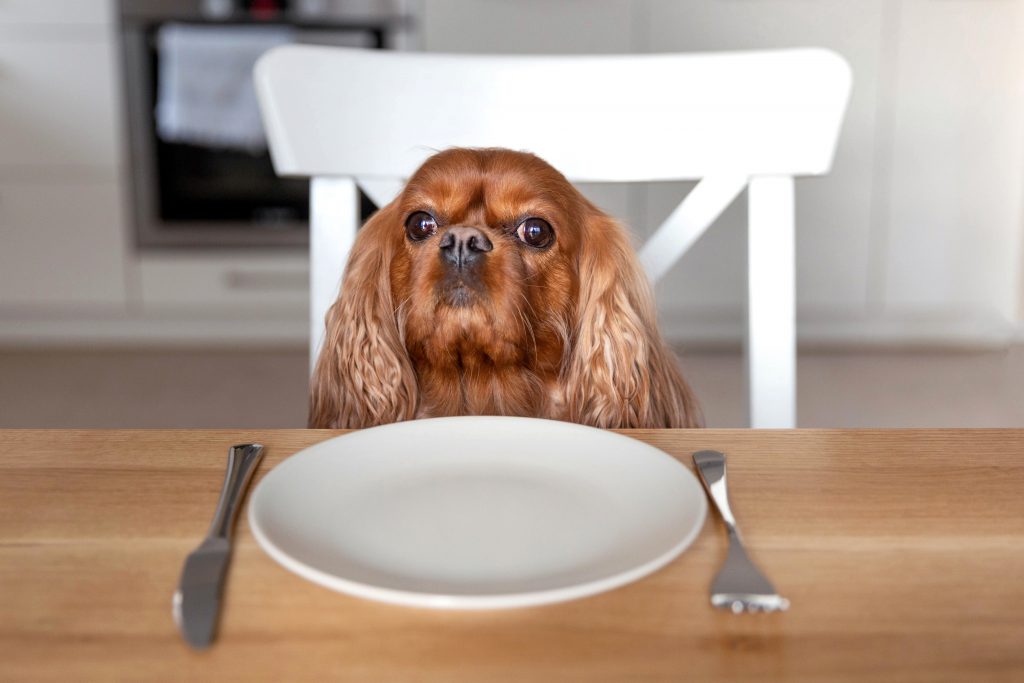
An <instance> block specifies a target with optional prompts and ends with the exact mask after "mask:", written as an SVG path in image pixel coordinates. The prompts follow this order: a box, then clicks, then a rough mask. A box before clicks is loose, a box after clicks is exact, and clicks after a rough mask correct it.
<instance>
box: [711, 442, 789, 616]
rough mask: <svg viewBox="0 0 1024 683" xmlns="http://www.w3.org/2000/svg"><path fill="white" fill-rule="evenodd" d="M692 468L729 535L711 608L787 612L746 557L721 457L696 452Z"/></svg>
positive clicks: (784, 603)
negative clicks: (694, 469) (723, 562)
mask: <svg viewBox="0 0 1024 683" xmlns="http://www.w3.org/2000/svg"><path fill="white" fill-rule="evenodd" d="M693 464H694V465H696V466H697V473H698V474H699V475H700V480H701V482H702V483H703V484H704V488H706V489H707V491H708V496H709V497H710V498H711V501H712V502H713V503H714V504H715V507H716V508H718V514H720V515H721V516H722V521H723V522H725V528H726V530H727V531H728V532H729V552H728V554H727V555H726V557H725V564H724V565H722V569H721V570H720V571H719V572H718V576H716V577H715V580H714V582H713V583H712V584H711V604H712V605H714V606H715V607H720V608H723V609H730V610H732V611H733V613H735V614H740V613H741V612H775V611H782V610H785V609H788V608H789V600H787V599H786V598H784V597H782V596H781V595H779V594H778V593H777V592H776V591H775V586H773V585H772V583H771V581H769V580H768V579H767V578H766V577H765V575H764V574H763V573H761V570H760V569H758V568H757V567H756V566H755V565H754V563H753V562H752V561H751V559H750V557H749V556H748V555H747V551H746V549H745V548H744V547H743V540H742V538H741V537H740V531H739V529H737V528H736V518H735V517H733V514H732V509H731V508H730V507H729V491H728V489H727V488H726V483H725V455H723V454H722V453H719V452H718V451H698V452H696V453H694V454H693Z"/></svg>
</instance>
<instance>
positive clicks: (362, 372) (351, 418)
mask: <svg viewBox="0 0 1024 683" xmlns="http://www.w3.org/2000/svg"><path fill="white" fill-rule="evenodd" d="M397 211H398V210H397V208H396V207H395V204H394V203H392V204H389V205H388V206H386V207H384V208H383V209H381V210H380V211H378V212H377V213H376V214H375V215H374V216H373V217H372V218H371V219H370V220H369V221H368V222H367V223H366V225H365V226H364V227H363V228H362V229H361V230H360V231H359V233H358V235H357V236H356V240H355V244H354V245H353V247H352V252H351V254H350V256H349V260H348V265H347V267H346V268H345V277H344V280H343V281H342V287H341V295H340V296H339V297H338V300H337V301H335V302H334V305H332V306H331V308H330V310H329V311H328V312H327V318H326V323H327V334H326V336H325V338H324V344H323V348H322V349H321V351H320V357H319V358H318V359H317V363H316V369H315V370H314V371H313V377H312V380H311V383H310V405H309V426H310V427H313V428H341V429H346V428H352V429H355V428H362V427H372V426H374V425H379V424H384V423H388V422H398V421H401V420H409V419H412V417H413V416H414V415H415V413H416V403H417V399H418V391H417V388H416V375H415V373H414V371H413V369H412V365H411V364H410V362H409V358H408V355H407V354H406V351H405V345H404V344H403V342H402V335H401V333H400V331H399V328H398V322H397V318H396V313H395V305H394V302H393V301H392V296H391V279H390V273H391V267H392V262H393V261H394V258H395V254H396V252H397V250H398V249H399V248H400V247H399V245H400V244H401V242H400V240H398V241H397V242H396V240H395V239H394V237H393V231H394V230H395V229H396V221H397V220H398V217H397Z"/></svg>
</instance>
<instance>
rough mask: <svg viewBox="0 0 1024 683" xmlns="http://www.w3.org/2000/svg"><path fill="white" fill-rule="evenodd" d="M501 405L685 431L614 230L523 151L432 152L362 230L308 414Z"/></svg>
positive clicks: (407, 414)
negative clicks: (434, 153) (393, 197)
mask: <svg viewBox="0 0 1024 683" xmlns="http://www.w3.org/2000/svg"><path fill="white" fill-rule="evenodd" d="M451 414H510V415H533V416H540V417H551V418H559V419H567V420H572V421H576V422H582V423H586V424H592V425H595V426H601V427H641V426H645V427H655V426H664V427H668V426H692V425H694V424H695V423H696V421H697V420H698V417H697V414H696V408H695V404H694V402H693V400H692V398H691V396H690V392H689V390H688V389H687V387H686V385H685V383H684V382H683V380H682V378H681V377H680V375H679V372H678V370H677V368H676V366H675V362H674V359H673V358H672V356H671V353H670V352H668V351H667V350H666V349H665V348H664V345H663V343H662V341H661V339H660V337H659V336H658V333H657V329H656V326H655V319H654V308H653V303H652V296H651V292H650V287H649V285H648V283H647V280H646V277H645V276H644V274H643V273H642V272H641V271H640V269H639V267H638V264H637V261H636V257H635V255H634V253H633V251H632V249H631V247H630V245H629V240H628V237H627V235H626V234H625V232H624V231H623V230H622V228H621V227H620V226H619V225H618V224H617V223H615V221H613V220H612V219H611V218H609V217H608V216H607V215H606V214H604V213H603V212H601V211H600V210H599V209H597V208H596V207H595V206H594V205H593V204H591V203H590V202H589V201H587V200H586V199H585V198H584V197H583V196H582V195H581V194H580V193H579V192H578V191H577V190H576V189H575V188H574V187H573V186H572V185H571V184H570V183H569V182H568V181H567V180H566V179H565V177H564V176H562V175H561V174H560V173H559V172H558V171H556V170H555V169H554V168H552V167H551V166H550V165H548V164H547V163H545V162H544V161H543V160H541V159H539V158H538V157H536V156H533V155H531V154H526V153H521V152H512V151H509V150H502V149H451V150H447V151H444V152H441V153H439V154H437V155H435V156H433V157H431V158H430V159H428V160H427V161H426V162H425V163H424V164H423V166H422V167H421V168H420V169H419V170H418V171H417V172H416V173H415V174H414V175H413V177H412V178H411V179H410V180H409V183H408V184H407V186H406V187H405V189H404V190H403V192H402V193H401V194H400V195H399V196H398V197H397V198H396V199H395V200H394V201H393V202H391V203H390V204H388V205H387V206H386V207H384V208H382V209H381V210H380V211H379V212H378V213H377V214H375V215H374V216H373V218H371V219H370V221H369V222H368V223H367V224H366V226H365V227H364V228H363V229H362V230H361V231H360V233H359V236H358V238H357V240H356V243H355V246H354V248H353V251H352V255H351V257H350V260H349V264H348V268H347V270H346V274H345V278H344V282H343V286H342V294H341V296H340V298H339V299H338V301H337V302H336V303H335V305H334V306H333V307H332V309H331V311H330V313H329V314H328V318H327V337H326V339H325V344H324V349H323V351H322V352H321V356H320V359H319V361H318V364H317V369H316V371H315V373H314V378H313V391H312V405H311V412H310V423H311V425H312V426H324V427H362V426H370V425H373V424H379V423H384V422H392V421H396V420H402V419H410V418H412V417H417V416H434V415H451Z"/></svg>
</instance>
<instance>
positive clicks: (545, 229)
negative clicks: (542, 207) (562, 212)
mask: <svg viewBox="0 0 1024 683" xmlns="http://www.w3.org/2000/svg"><path fill="white" fill-rule="evenodd" d="M516 237H518V238H519V240H520V241H521V242H524V243H526V244H529V245H530V246H531V247H534V248H536V249H543V248H545V247H548V246H551V243H552V242H554V241H555V231H554V230H552V229H551V224H550V223H548V222H547V221H546V220H544V219H543V218H527V219H526V220H525V221H523V222H522V223H520V224H519V227H518V228H516Z"/></svg>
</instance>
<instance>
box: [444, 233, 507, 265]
mask: <svg viewBox="0 0 1024 683" xmlns="http://www.w3.org/2000/svg"><path fill="white" fill-rule="evenodd" d="M438 248H439V249H440V250H441V260H442V261H444V262H445V263H447V264H449V265H452V266H455V267H456V268H466V267H469V266H472V265H474V264H475V263H476V262H477V261H479V260H480V259H482V258H483V256H484V254H486V253H487V252H489V251H490V250H491V249H494V245H493V244H491V241H490V240H489V239H487V235H485V234H483V233H482V232H480V231H479V230H477V229H476V228H467V227H462V226H460V227H457V228H449V229H448V232H446V233H445V234H443V235H441V242H440V243H439V244H438Z"/></svg>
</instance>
